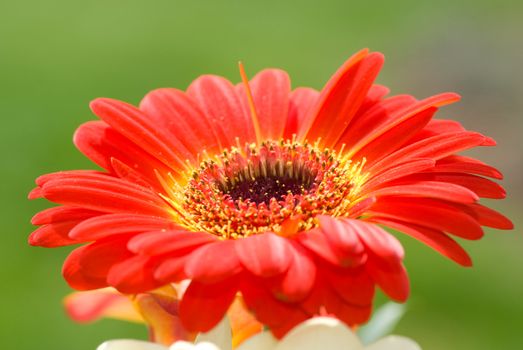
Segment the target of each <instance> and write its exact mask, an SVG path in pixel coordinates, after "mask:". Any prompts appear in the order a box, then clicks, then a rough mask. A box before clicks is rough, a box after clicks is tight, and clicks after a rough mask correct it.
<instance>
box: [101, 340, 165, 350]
mask: <svg viewBox="0 0 523 350" xmlns="http://www.w3.org/2000/svg"><path fill="white" fill-rule="evenodd" d="M96 350H167V348H166V347H165V346H162V345H160V344H155V343H150V342H147V341H142V340H131V339H117V340H109V341H106V342H105V343H102V344H101V345H100V346H98V347H97V348H96Z"/></svg>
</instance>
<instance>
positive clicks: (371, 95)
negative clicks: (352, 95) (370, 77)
mask: <svg viewBox="0 0 523 350" xmlns="http://www.w3.org/2000/svg"><path fill="white" fill-rule="evenodd" d="M389 92H390V89H389V88H388V87H386V86H383V85H378V84H374V85H372V86H371V87H370V89H369V91H368V93H367V96H365V99H364V100H363V103H362V104H361V106H360V109H359V110H358V113H357V114H363V113H366V112H367V110H368V109H370V108H371V107H374V105H375V104H376V103H378V102H379V101H380V100H381V99H382V98H383V97H385V96H386V95H387V94H388V93H389Z"/></svg>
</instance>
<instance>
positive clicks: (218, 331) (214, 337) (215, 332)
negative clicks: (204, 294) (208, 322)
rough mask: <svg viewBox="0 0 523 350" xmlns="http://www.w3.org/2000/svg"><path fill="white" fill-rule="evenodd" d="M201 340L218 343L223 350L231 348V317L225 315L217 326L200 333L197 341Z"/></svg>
mask: <svg viewBox="0 0 523 350" xmlns="http://www.w3.org/2000/svg"><path fill="white" fill-rule="evenodd" d="M201 342H209V343H213V344H216V346H217V347H219V348H220V349H221V350H231V348H232V331H231V323H230V322H229V318H228V317H227V316H225V317H224V318H223V320H221V321H220V323H218V324H217V325H216V327H214V328H213V329H211V330H210V331H208V332H207V333H200V334H198V337H196V341H195V343H201ZM198 349H199V348H198Z"/></svg>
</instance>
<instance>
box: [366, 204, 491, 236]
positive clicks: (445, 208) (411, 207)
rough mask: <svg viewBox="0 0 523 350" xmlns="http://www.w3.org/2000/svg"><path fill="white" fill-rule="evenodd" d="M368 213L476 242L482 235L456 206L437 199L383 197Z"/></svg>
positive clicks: (472, 221)
mask: <svg viewBox="0 0 523 350" xmlns="http://www.w3.org/2000/svg"><path fill="white" fill-rule="evenodd" d="M368 213H370V214H371V215H373V214H375V215H377V216H380V217H385V218H389V219H393V220H399V221H403V222H408V223H413V224H416V225H421V226H425V227H429V228H432V229H436V230H440V231H446V232H449V233H452V234H454V235H457V236H459V237H462V238H465V239H479V238H481V237H482V236H483V230H482V229H481V226H480V225H479V224H478V222H477V221H476V220H475V219H474V218H473V217H472V216H470V215H468V214H467V213H465V212H463V210H462V209H461V207H459V205H453V204H451V203H444V202H441V201H438V200H433V199H422V198H416V199H408V198H392V197H389V198H387V199H385V198H382V199H380V200H378V202H377V203H376V205H375V206H374V207H373V208H371V210H369V212H368Z"/></svg>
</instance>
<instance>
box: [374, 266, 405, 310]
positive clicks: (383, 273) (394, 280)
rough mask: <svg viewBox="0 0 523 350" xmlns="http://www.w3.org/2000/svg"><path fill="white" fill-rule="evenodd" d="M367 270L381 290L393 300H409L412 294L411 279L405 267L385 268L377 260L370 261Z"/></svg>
mask: <svg viewBox="0 0 523 350" xmlns="http://www.w3.org/2000/svg"><path fill="white" fill-rule="evenodd" d="M367 269H368V271H369V273H370V275H371V276H372V278H373V279H374V281H375V282H376V283H377V284H378V285H379V286H380V288H381V289H382V290H383V292H385V294H387V295H388V296H389V297H390V298H391V299H393V300H396V301H399V302H404V301H405V300H407V299H408V297H409V293H410V284H409V277H408V276H407V271H406V270H405V267H404V266H403V265H402V264H400V263H398V265H396V266H394V267H393V268H386V269H385V268H384V267H383V266H381V264H379V263H378V262H377V261H375V260H369V262H368V263H367Z"/></svg>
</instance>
